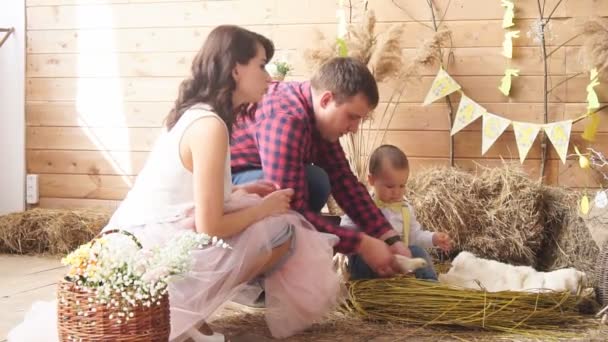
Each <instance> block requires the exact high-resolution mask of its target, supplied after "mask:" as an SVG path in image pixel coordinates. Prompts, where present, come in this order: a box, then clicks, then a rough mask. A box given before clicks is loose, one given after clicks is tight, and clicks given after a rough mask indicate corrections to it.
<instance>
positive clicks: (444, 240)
mask: <svg viewBox="0 0 608 342" xmlns="http://www.w3.org/2000/svg"><path fill="white" fill-rule="evenodd" d="M433 245H434V246H436V247H439V248H440V249H441V250H442V251H444V252H449V251H450V250H451V249H452V239H451V238H450V236H449V235H448V234H446V233H434V234H433Z"/></svg>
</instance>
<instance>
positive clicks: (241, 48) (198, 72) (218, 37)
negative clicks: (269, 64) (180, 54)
mask: <svg viewBox="0 0 608 342" xmlns="http://www.w3.org/2000/svg"><path fill="white" fill-rule="evenodd" d="M258 44H260V45H261V46H262V47H263V48H264V50H266V59H267V60H270V59H271V58H272V56H273V55H274V45H273V43H272V42H271V41H270V40H269V39H268V38H266V37H264V36H262V35H260V34H258V33H255V32H252V31H249V30H246V29H244V28H242V27H238V26H234V25H222V26H218V27H216V28H215V29H213V30H212V31H211V33H209V36H207V40H205V43H204V44H203V46H202V47H201V49H200V51H199V52H198V53H197V54H196V56H195V57H194V60H193V61H192V68H191V75H190V77H188V78H187V79H185V80H184V81H182V83H181V84H180V86H179V95H178V97H177V100H175V104H174V105H173V109H171V111H170V112H169V115H167V117H166V118H165V125H166V127H167V129H168V130H171V128H173V126H175V124H176V123H177V121H178V120H179V118H180V117H181V116H182V115H183V114H184V112H185V111H186V110H187V109H188V108H190V107H191V106H193V105H195V104H197V103H201V102H202V103H205V104H208V105H210V106H211V108H212V109H213V111H214V112H215V113H216V114H217V115H219V116H220V117H221V118H222V120H224V122H225V123H226V126H227V127H228V131H229V132H232V125H233V123H234V121H235V120H236V115H238V114H239V113H241V114H245V115H249V116H253V114H254V112H255V104H253V105H247V104H245V105H242V106H240V107H239V108H237V109H236V110H235V108H234V104H233V103H232V93H233V92H234V90H235V89H236V82H235V81H234V78H233V77H232V70H233V69H234V67H235V66H236V64H237V63H239V64H247V63H248V62H249V61H250V60H251V59H252V58H254V57H255V55H256V53H257V45H258Z"/></svg>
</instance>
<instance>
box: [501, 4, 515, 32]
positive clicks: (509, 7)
mask: <svg viewBox="0 0 608 342" xmlns="http://www.w3.org/2000/svg"><path fill="white" fill-rule="evenodd" d="M500 2H501V4H500V5H501V6H502V7H504V8H505V15H504V17H503V18H502V27H503V28H507V27H511V26H513V25H515V24H513V18H514V17H515V11H514V8H515V5H514V4H513V1H509V0H501V1H500Z"/></svg>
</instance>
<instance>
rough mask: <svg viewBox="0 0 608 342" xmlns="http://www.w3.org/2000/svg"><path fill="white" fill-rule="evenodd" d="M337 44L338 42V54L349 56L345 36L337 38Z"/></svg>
mask: <svg viewBox="0 0 608 342" xmlns="http://www.w3.org/2000/svg"><path fill="white" fill-rule="evenodd" d="M336 44H338V56H340V57H346V56H348V48H347V47H346V41H345V40H344V38H337V39H336Z"/></svg>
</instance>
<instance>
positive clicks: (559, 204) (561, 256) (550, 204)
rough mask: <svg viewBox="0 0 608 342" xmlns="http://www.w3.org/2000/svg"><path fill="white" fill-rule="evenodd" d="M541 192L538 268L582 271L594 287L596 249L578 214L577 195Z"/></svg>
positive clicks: (550, 190)
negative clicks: (542, 231)
mask: <svg viewBox="0 0 608 342" xmlns="http://www.w3.org/2000/svg"><path fill="white" fill-rule="evenodd" d="M542 192H543V204H544V210H543V212H544V213H545V216H546V217H545V221H546V224H545V234H546V239H545V242H544V243H543V247H542V248H541V251H540V253H539V261H540V264H539V268H541V269H544V270H547V271H552V270H557V269H560V268H565V267H574V268H576V269H578V270H580V271H584V272H585V273H586V274H587V278H588V285H589V286H594V285H595V284H596V282H597V279H596V278H597V277H596V264H597V256H598V255H599V253H600V249H599V248H598V246H597V245H596V244H595V243H594V241H593V238H592V236H591V233H590V232H589V229H588V228H587V225H586V223H585V221H584V220H583V219H582V218H581V217H580V216H579V215H578V201H579V200H580V197H581V194H580V193H578V192H576V191H570V190H566V189H562V188H556V187H543V189H542Z"/></svg>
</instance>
